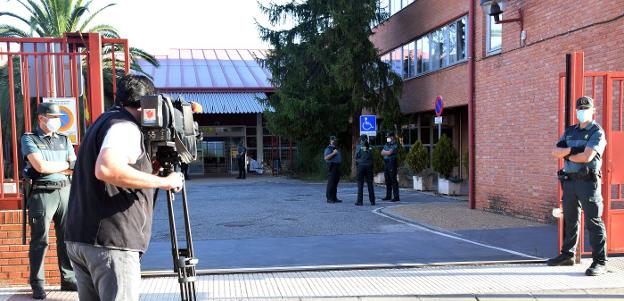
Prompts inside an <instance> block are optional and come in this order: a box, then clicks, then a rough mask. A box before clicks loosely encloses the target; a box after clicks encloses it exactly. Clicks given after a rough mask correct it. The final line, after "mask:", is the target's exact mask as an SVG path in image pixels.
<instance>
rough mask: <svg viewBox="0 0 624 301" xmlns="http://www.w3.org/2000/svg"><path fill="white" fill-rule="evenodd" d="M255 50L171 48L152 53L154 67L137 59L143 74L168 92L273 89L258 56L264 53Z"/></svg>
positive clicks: (266, 71)
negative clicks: (154, 54) (163, 52)
mask: <svg viewBox="0 0 624 301" xmlns="http://www.w3.org/2000/svg"><path fill="white" fill-rule="evenodd" d="M266 52H267V51H266V50H259V49H171V50H169V53H168V54H167V55H156V59H157V60H158V62H159V63H160V66H159V67H158V68H155V67H154V66H152V65H150V64H148V63H147V62H146V61H140V62H139V64H140V65H141V67H142V68H143V70H144V71H145V73H147V74H149V75H151V76H152V77H153V79H154V85H155V86H156V88H157V89H159V90H164V91H169V90H172V89H175V90H186V91H198V90H202V92H205V91H212V92H215V91H220V92H230V91H238V92H240V91H244V90H246V91H254V92H259V91H263V92H270V91H272V90H273V87H272V86H271V82H270V78H271V74H270V72H269V71H268V70H266V69H265V68H263V67H262V66H261V65H260V64H259V63H258V61H257V60H258V59H263V58H264V57H265V56H266Z"/></svg>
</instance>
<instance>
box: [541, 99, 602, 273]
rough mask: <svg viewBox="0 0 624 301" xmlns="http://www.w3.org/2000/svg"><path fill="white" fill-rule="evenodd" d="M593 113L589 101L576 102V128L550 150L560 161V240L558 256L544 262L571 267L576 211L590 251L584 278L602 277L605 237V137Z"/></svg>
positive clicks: (575, 234) (571, 129)
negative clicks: (563, 226) (581, 215)
mask: <svg viewBox="0 0 624 301" xmlns="http://www.w3.org/2000/svg"><path fill="white" fill-rule="evenodd" d="M595 113H596V108H595V107H594V101H593V99H592V98H590V97H587V96H583V97H581V98H579V99H577V100H576V116H577V119H578V120H579V123H578V124H575V125H572V126H569V127H568V128H566V130H565V132H564V133H563V137H561V139H560V140H559V142H558V143H557V145H556V147H555V149H554V150H553V156H555V157H557V158H563V159H564V168H563V170H561V171H559V173H558V174H559V179H560V180H561V185H562V189H563V218H564V221H565V222H564V225H565V231H564V238H563V245H562V247H561V254H560V255H559V256H557V257H555V258H551V259H549V260H548V261H547V263H548V265H550V266H558V265H574V255H575V252H576V246H577V243H578V235H579V218H580V210H581V208H583V212H584V213H585V223H586V224H587V230H588V231H589V241H590V243H591V248H592V259H593V262H592V264H591V266H590V267H589V268H588V269H587V270H586V271H585V274H586V275H587V276H597V275H601V274H604V273H605V272H606V271H607V269H606V261H607V257H606V241H607V234H606V232H605V226H604V223H603V221H602V217H601V216H602V210H603V204H602V195H601V186H602V180H601V175H600V168H601V167H602V154H603V152H604V150H605V146H606V145H607V141H606V139H605V133H604V131H603V130H602V128H601V127H600V125H598V124H597V123H596V122H595V121H594V118H593V115H594V114H595Z"/></svg>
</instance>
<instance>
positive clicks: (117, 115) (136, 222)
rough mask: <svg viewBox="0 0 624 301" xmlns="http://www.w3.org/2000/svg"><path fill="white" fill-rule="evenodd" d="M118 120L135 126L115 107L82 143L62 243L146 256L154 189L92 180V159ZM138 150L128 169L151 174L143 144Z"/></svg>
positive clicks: (125, 113) (142, 143)
mask: <svg viewBox="0 0 624 301" xmlns="http://www.w3.org/2000/svg"><path fill="white" fill-rule="evenodd" d="M119 122H132V123H133V124H136V126H137V127H138V126H139V125H138V123H137V122H136V120H135V119H134V117H133V116H132V115H130V113H128V112H127V111H125V110H123V109H122V110H119V109H113V110H110V111H108V112H106V113H104V114H102V115H101V116H100V117H99V118H98V119H97V120H96V121H95V123H94V124H93V125H92V126H91V127H90V128H89V129H88V131H87V133H86V135H85V136H84V138H83V139H82V143H81V145H80V150H79V152H78V159H77V160H76V167H75V169H74V175H73V180H72V189H71V193H70V195H69V209H68V212H67V222H66V224H65V240H66V241H72V242H80V243H85V244H89V245H94V246H103V247H108V248H115V249H123V250H133V251H140V252H145V250H146V249H147V246H148V244H149V240H150V236H151V233H152V213H153V208H154V189H128V188H122V187H116V186H113V185H111V184H108V183H105V182H102V181H100V180H98V179H97V178H96V177H95V161H96V160H97V157H98V155H99V153H100V147H101V146H102V143H103V141H104V137H105V136H106V133H107V132H108V130H109V129H110V127H111V126H112V125H113V124H115V123H119ZM141 137H143V135H141ZM141 148H142V152H141V155H140V156H139V158H138V160H137V162H136V163H135V164H134V165H131V166H132V167H134V168H135V169H137V170H140V171H143V172H146V173H151V172H152V165H151V162H150V159H149V156H148V155H147V153H146V152H145V149H146V147H145V145H144V142H143V141H141Z"/></svg>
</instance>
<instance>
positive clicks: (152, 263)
mask: <svg viewBox="0 0 624 301" xmlns="http://www.w3.org/2000/svg"><path fill="white" fill-rule="evenodd" d="M187 192H188V206H189V215H190V219H191V224H192V236H193V242H194V248H195V253H196V256H197V257H198V258H199V259H200V263H199V268H200V269H213V268H258V267H280V266H310V265H340V264H398V263H439V262H459V261H475V260H478V261H490V260H518V259H529V258H531V257H529V256H527V255H538V256H540V255H542V253H544V252H534V253H535V254H525V253H523V252H515V251H514V250H513V249H514V247H516V246H513V242H514V241H519V240H518V239H514V240H510V241H511V244H512V245H511V246H510V245H509V243H508V244H507V245H497V244H496V240H494V241H492V239H489V240H488V238H490V237H492V238H495V237H497V236H499V237H505V234H504V233H503V232H498V233H495V232H492V230H490V233H491V234H487V235H484V233H485V232H470V233H468V232H466V233H465V234H466V235H463V234H460V233H459V232H447V231H444V230H442V229H435V228H430V227H427V225H421V224H418V223H417V221H416V223H413V222H410V221H406V220H402V219H395V218H392V217H389V216H386V215H385V214H384V212H385V211H387V210H384V209H388V208H389V207H392V206H395V205H396V204H395V203H389V202H379V201H378V204H377V206H374V207H373V206H370V204H368V203H367V201H366V200H367V196H366V194H365V196H364V199H365V206H361V207H360V206H355V205H354V203H355V198H356V185H355V184H354V183H342V184H341V185H340V186H339V191H338V197H339V198H340V199H342V200H343V201H344V202H343V203H340V204H328V203H326V202H325V197H324V196H325V184H324V183H308V182H302V181H297V180H289V179H285V178H275V177H268V176H265V177H256V178H249V179H248V180H236V179H211V178H204V179H193V180H191V181H188V182H187ZM376 194H377V196H378V197H383V196H384V194H385V188H382V187H377V188H376ZM180 197H181V195H176V200H175V201H174V207H175V211H174V212H175V216H176V221H177V228H178V231H180V230H182V229H183V224H182V223H181V221H182V215H181V206H180V205H181V202H179V200H180ZM165 200H166V198H165V196H164V194H162V193H161V196H160V198H159V200H158V202H157V204H156V209H155V214H154V226H153V234H152V242H151V244H150V248H149V249H148V251H147V253H146V255H145V256H144V257H143V259H142V266H143V269H144V270H163V269H170V268H171V266H172V264H171V261H172V260H171V243H170V239H169V225H168V214H167V206H166V201H165ZM401 200H402V202H401V204H417V203H427V202H456V201H454V200H450V199H446V198H441V197H435V196H431V195H426V194H421V193H417V192H413V191H402V193H401ZM439 214H443V212H440V213H439ZM449 218H452V217H449ZM423 226H424V227H423ZM551 228H552V227H545V230H543V229H542V230H540V229H532V230H530V231H528V232H527V231H524V232H522V231H520V232H518V230H516V233H521V234H522V235H523V236H529V237H532V239H541V240H544V241H549V240H551V239H552V238H551V237H550V236H552V233H550V232H552V231H550V232H549V230H548V229H551ZM536 231H537V232H536ZM540 236H541V237H540ZM474 237H478V238H479V239H478V240H472V239H471V238H474ZM536 237H537V238H536ZM183 240H184V236H183V234H182V233H181V232H179V241H181V242H182V241H183ZM520 240H521V239H520ZM538 244H539V243H538ZM182 245H184V243H183V242H182ZM508 247H511V249H508ZM515 249H521V251H522V250H530V249H531V246H529V247H523V248H520V247H518V248H515ZM547 255H550V254H547Z"/></svg>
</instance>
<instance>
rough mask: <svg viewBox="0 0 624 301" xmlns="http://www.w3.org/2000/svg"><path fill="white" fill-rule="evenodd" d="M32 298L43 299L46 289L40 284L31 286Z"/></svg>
mask: <svg viewBox="0 0 624 301" xmlns="http://www.w3.org/2000/svg"><path fill="white" fill-rule="evenodd" d="M32 297H33V299H39V300H41V299H45V298H46V297H47V294H46V291H45V290H44V289H43V287H41V286H33V288H32Z"/></svg>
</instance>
